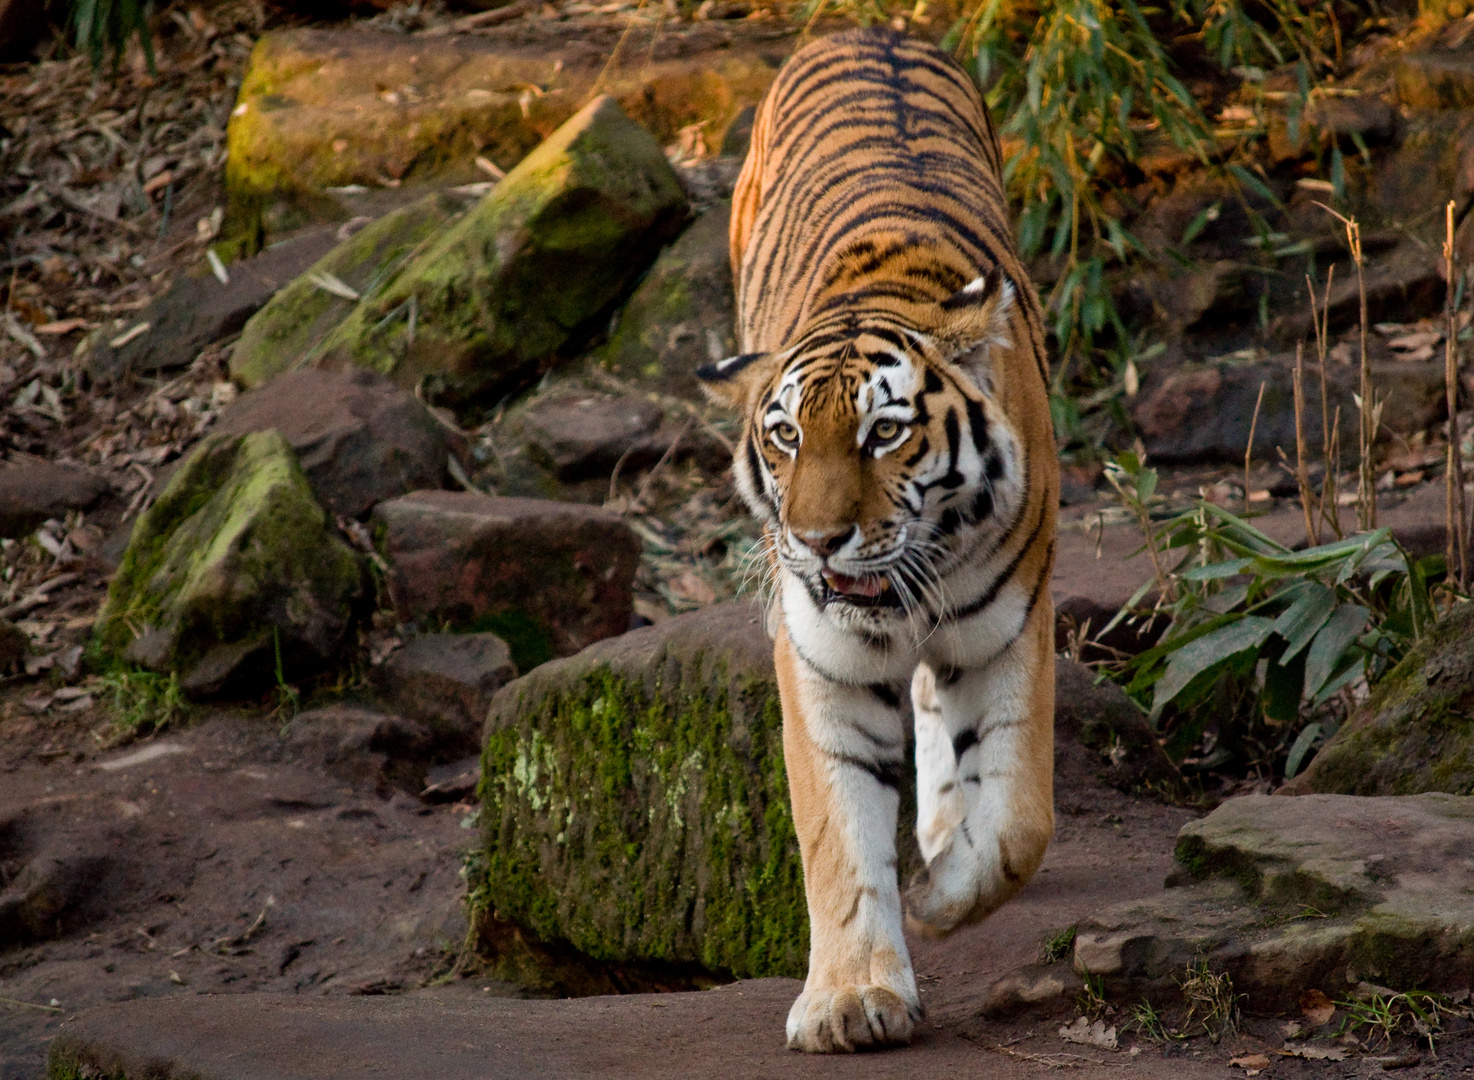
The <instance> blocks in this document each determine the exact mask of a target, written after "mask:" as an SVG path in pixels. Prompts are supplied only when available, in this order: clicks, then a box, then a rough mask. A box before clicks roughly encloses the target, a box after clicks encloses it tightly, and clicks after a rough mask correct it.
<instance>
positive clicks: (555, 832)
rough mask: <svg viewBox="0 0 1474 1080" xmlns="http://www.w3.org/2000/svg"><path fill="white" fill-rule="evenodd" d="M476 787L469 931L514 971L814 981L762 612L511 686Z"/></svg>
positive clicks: (583, 985)
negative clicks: (809, 973)
mask: <svg viewBox="0 0 1474 1080" xmlns="http://www.w3.org/2000/svg"><path fill="white" fill-rule="evenodd" d="M480 795H481V806H482V811H481V830H482V834H481V835H482V849H481V851H480V852H479V853H477V856H476V857H475V859H474V860H473V865H474V868H475V869H474V877H473V879H472V880H471V882H470V885H471V897H472V905H473V908H474V911H473V926H474V927H475V933H476V940H477V941H478V942H479V945H480V947H481V948H482V950H483V952H489V953H491V954H492V955H491V956H490V957H489V959H490V960H491V961H492V962H493V965H494V966H495V967H496V968H497V969H498V970H499V971H500V972H501V973H502V975H503V977H509V978H512V979H515V980H516V981H520V982H523V983H524V984H531V985H533V986H537V987H540V988H543V989H557V990H561V991H563V992H598V991H601V990H603V991H604V992H607V991H608V989H609V988H630V987H632V986H633V987H640V986H643V987H650V986H656V985H660V982H661V979H662V978H664V979H666V980H672V981H673V980H677V979H678V978H679V979H683V980H684V981H685V983H686V984H687V985H690V984H691V981H692V980H693V979H696V981H697V984H699V978H698V976H699V975H700V974H702V973H705V974H706V975H707V976H708V977H709V978H722V977H731V976H735V977H757V976H764V975H793V976H799V975H802V974H803V973H804V970H805V968H806V965H807V957H808V927H807V909H806V907H805V903H804V890H803V870H802V865H801V862H800V859H799V851H798V840H797V837H796V836H795V834H794V829H793V820H792V817H791V814H790V810H789V804H788V785H787V779H786V777H785V774H784V770H783V754H782V711H781V708H780V705H779V701H778V689H777V684H776V680H775V677H774V673H773V664H772V646H771V643H770V642H769V641H768V639H767V637H766V635H765V634H764V633H763V629H762V616H761V612H760V610H759V609H758V608H757V607H756V606H755V605H752V604H749V603H746V602H738V603H730V604H723V605H719V606H717V607H713V608H708V609H706V610H704V611H699V612H693V613H691V614H688V615H683V616H679V617H677V618H674V619H671V620H668V621H666V622H663V623H661V624H660V625H658V626H654V627H648V628H646V629H643V630H636V631H632V632H631V633H628V634H624V635H623V636H621V637H618V638H612V639H609V640H607V641H603V642H599V643H596V644H595V645H592V646H590V647H589V648H587V649H585V650H584V651H583V652H581V653H579V654H578V655H577V656H573V657H569V658H568V659H566V660H559V661H554V662H553V663H550V664H545V665H543V666H542V667H540V668H538V669H537V670H535V671H533V672H532V673H530V674H529V675H526V676H524V677H523V678H521V679H518V680H516V681H515V682H512V683H510V684H508V685H507V686H505V687H503V688H502V689H501V690H500V691H498V693H497V695H496V697H495V698H493V700H492V705H491V711H490V715H489V718H488V720H487V727H486V742H485V750H484V752H483V754H482V780H481V785H480ZM550 960H558V961H560V962H561V965H557V964H555V965H554V967H556V968H557V970H552V971H550V970H549V961H550Z"/></svg>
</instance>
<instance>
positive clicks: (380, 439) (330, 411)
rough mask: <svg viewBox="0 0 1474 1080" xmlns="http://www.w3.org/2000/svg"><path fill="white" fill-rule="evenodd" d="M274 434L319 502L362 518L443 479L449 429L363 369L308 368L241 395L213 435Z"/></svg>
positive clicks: (415, 402)
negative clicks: (288, 449)
mask: <svg viewBox="0 0 1474 1080" xmlns="http://www.w3.org/2000/svg"><path fill="white" fill-rule="evenodd" d="M273 429H274V430H276V431H277V432H279V433H280V434H281V436H282V438H284V439H286V441H287V443H288V444H289V445H290V446H291V448H292V451H293V452H294V453H295V454H296V455H297V460H298V462H299V463H300V464H301V466H302V471H303V472H304V473H306V474H307V479H308V481H309V482H310V483H311V484H312V490H313V491H314V492H315V493H316V495H317V497H318V499H319V500H320V501H321V502H322V503H323V504H324V505H325V506H326V507H327V508H328V509H329V510H330V511H332V512H333V513H334V514H341V515H343V516H345V517H352V518H360V517H362V516H363V515H364V514H366V513H368V512H369V510H371V509H372V508H373V507H374V505H375V504H376V503H379V502H382V501H383V500H385V499H392V498H394V497H395V496H398V495H404V494H407V493H409V492H411V491H417V490H420V489H422V488H430V487H439V486H440V485H441V484H443V483H444V482H445V479H446V458H447V455H448V453H449V447H448V444H447V441H446V429H445V428H444V427H442V426H441V425H440V423H439V422H438V421H436V419H435V418H434V417H433V416H431V415H430V413H429V411H428V410H427V409H426V408H425V406H423V405H421V404H420V403H419V402H418V401H416V400H415V399H414V397H413V396H412V395H411V394H409V393H408V392H407V391H405V390H402V389H400V388H399V387H398V386H395V385H394V384H393V383H391V382H390V381H389V380H388V379H386V378H384V377H383V376H382V375H379V374H377V373H376V372H372V371H364V370H362V369H352V370H348V371H321V370H315V369H307V370H303V371H292V372H288V373H287V374H285V375H282V376H280V377H278V378H276V379H274V380H272V381H271V382H270V383H268V384H266V385H265V386H263V387H261V388H260V389H257V390H252V391H250V392H249V393H246V394H242V395H241V396H240V397H239V398H237V399H236V400H235V401H233V402H232V403H231V404H230V405H229V406H228V407H227V408H226V409H225V410H224V411H223V412H222V413H221V414H220V419H219V420H218V421H217V422H216V424H215V427H214V428H213V429H212V431H213V432H214V433H215V434H224V435H245V434H249V433H251V432H257V431H270V430H273Z"/></svg>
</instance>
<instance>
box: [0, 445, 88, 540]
mask: <svg viewBox="0 0 1474 1080" xmlns="http://www.w3.org/2000/svg"><path fill="white" fill-rule="evenodd" d="M110 491H112V485H111V484H109V483H108V482H107V480H105V479H104V478H103V477H101V476H99V475H98V474H97V473H94V472H91V471H89V470H87V469H70V468H66V467H64V466H61V465H53V464H51V463H50V462H44V461H28V462H26V463H25V464H23V465H10V466H8V467H7V466H3V465H0V537H8V538H15V537H20V536H29V535H30V534H31V533H33V532H35V531H36V529H37V528H39V527H40V525H41V523H42V522H44V521H46V520H48V519H49V518H61V517H65V516H66V513H67V511H68V510H90V509H92V507H94V506H95V505H97V503H98V501H99V500H100V499H101V498H102V497H103V496H104V495H106V494H107V493H108V492H110Z"/></svg>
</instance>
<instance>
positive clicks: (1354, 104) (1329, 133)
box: [1269, 93, 1397, 163]
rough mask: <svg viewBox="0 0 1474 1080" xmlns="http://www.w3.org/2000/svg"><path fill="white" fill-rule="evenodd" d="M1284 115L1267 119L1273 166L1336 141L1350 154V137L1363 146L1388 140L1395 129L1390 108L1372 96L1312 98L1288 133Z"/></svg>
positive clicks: (1288, 128)
mask: <svg viewBox="0 0 1474 1080" xmlns="http://www.w3.org/2000/svg"><path fill="white" fill-rule="evenodd" d="M1289 119H1290V118H1289V114H1288V113H1287V112H1279V111H1276V112H1274V113H1272V114H1271V116H1270V118H1269V152H1270V156H1271V157H1272V158H1273V159H1274V161H1275V162H1276V163H1280V162H1284V161H1290V160H1293V159H1295V158H1297V157H1300V156H1302V155H1303V154H1305V153H1307V152H1309V151H1310V150H1312V149H1314V148H1315V147H1316V146H1317V145H1321V146H1329V145H1332V144H1334V143H1337V142H1339V143H1340V144H1341V147H1342V149H1343V151H1346V152H1353V151H1355V149H1356V144H1355V142H1353V141H1352V140H1351V138H1350V136H1352V135H1357V136H1360V138H1361V140H1362V142H1363V143H1364V144H1367V145H1375V144H1377V143H1380V142H1385V141H1387V140H1388V139H1390V138H1392V136H1393V135H1394V133H1395V132H1396V130H1397V124H1396V115H1395V114H1394V113H1393V111H1392V106H1391V105H1389V104H1388V103H1387V102H1386V101H1385V100H1383V99H1382V98H1381V97H1379V96H1377V95H1375V94H1366V93H1363V94H1360V95H1357V96H1356V97H1315V98H1312V99H1311V100H1310V104H1309V105H1308V106H1307V107H1306V108H1305V109H1304V111H1303V113H1302V114H1301V116H1300V118H1299V123H1298V125H1297V126H1296V127H1295V128H1294V129H1293V130H1292V129H1291V126H1290V122H1289Z"/></svg>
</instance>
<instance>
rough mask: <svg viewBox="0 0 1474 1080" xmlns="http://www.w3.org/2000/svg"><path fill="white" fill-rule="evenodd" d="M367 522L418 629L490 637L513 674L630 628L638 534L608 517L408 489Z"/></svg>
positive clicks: (392, 587) (539, 503) (399, 605)
mask: <svg viewBox="0 0 1474 1080" xmlns="http://www.w3.org/2000/svg"><path fill="white" fill-rule="evenodd" d="M372 521H373V529H374V534H375V537H376V538H377V542H378V544H379V548H380V551H381V552H382V554H383V556H384V558H385V560H386V561H387V562H388V564H389V592H390V595H391V596H392V597H393V600H394V605H395V607H396V609H397V610H398V612H399V616H400V618H401V619H403V620H404V621H406V622H414V623H416V624H418V625H419V626H420V628H421V629H424V630H452V631H460V632H491V633H495V634H497V635H499V636H500V637H501V638H503V639H504V640H505V641H506V642H507V644H508V646H509V647H510V648H511V651H512V659H513V661H514V662H515V663H516V665H517V667H518V669H519V670H522V671H528V670H530V669H531V668H533V667H535V666H537V665H538V664H540V663H542V662H543V661H545V660H548V659H550V658H552V657H554V656H567V655H569V654H570V653H575V652H577V651H578V650H580V649H582V648H584V647H585V646H586V645H590V644H592V643H593V642H595V641H598V640H599V639H600V638H606V637H611V636H613V635H615V634H622V633H623V632H624V631H625V630H627V629H629V621H630V612H631V608H632V604H633V599H632V595H631V591H630V590H631V583H632V582H633V580H634V574H635V567H636V565H637V564H638V562H639V557H640V542H639V540H638V538H637V537H636V536H635V534H634V533H633V532H632V531H631V530H630V527H629V526H628V525H626V524H625V523H624V521H623V520H622V519H621V518H620V517H619V516H618V515H617V514H614V513H611V512H609V511H607V510H604V509H601V508H599V507H594V506H584V505H581V504H578V503H563V502H553V501H551V500H542V499H519V498H496V497H493V496H489V495H480V494H474V493H472V492H463V491H417V492H414V493H412V494H409V495H405V496H402V497H401V498H398V499H390V500H388V501H387V502H382V503H380V504H379V505H378V506H377V507H376V508H375V509H374V513H373V518H372Z"/></svg>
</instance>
